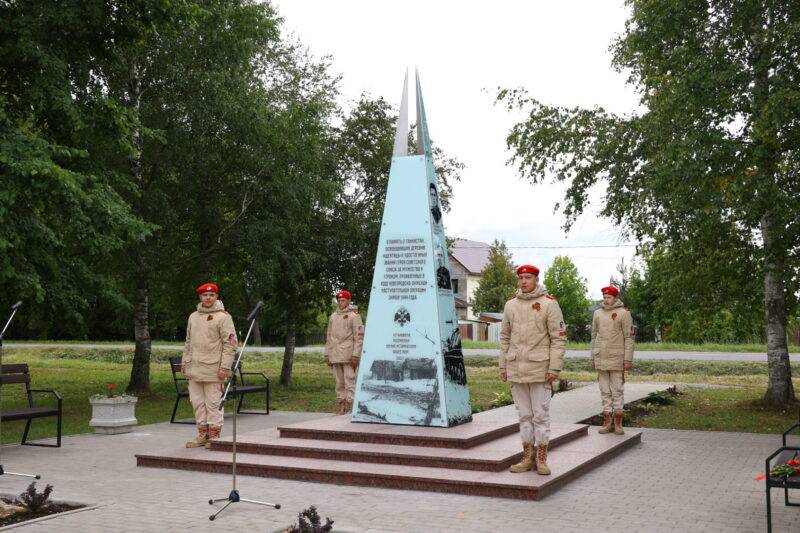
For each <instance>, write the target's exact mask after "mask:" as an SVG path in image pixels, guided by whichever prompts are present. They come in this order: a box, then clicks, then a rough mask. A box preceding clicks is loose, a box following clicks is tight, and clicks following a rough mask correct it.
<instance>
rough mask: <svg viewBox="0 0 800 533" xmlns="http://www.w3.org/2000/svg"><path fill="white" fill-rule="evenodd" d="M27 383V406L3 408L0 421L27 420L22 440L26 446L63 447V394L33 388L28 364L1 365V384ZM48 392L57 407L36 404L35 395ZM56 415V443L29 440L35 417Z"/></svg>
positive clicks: (0, 412) (4, 385)
mask: <svg viewBox="0 0 800 533" xmlns="http://www.w3.org/2000/svg"><path fill="white" fill-rule="evenodd" d="M14 384H25V398H26V400H27V402H28V406H27V407H15V408H13V409H2V411H0V422H11V421H14V420H26V421H27V422H26V423H25V431H24V432H23V433H22V442H20V444H24V445H26V446H45V447H48V448H60V447H61V395H60V394H59V393H58V391H55V390H52V389H32V388H31V375H30V371H29V370H28V365H26V364H15V365H2V367H0V386H2V387H7V386H8V385H14ZM41 393H48V394H50V395H52V396H53V398H54V399H55V400H56V405H55V407H52V406H51V407H47V406H43V407H37V406H34V404H33V403H34V402H33V395H34V394H41ZM50 417H56V444H42V443H36V442H27V441H28V432H29V431H30V429H31V422H33V419H34V418H50Z"/></svg>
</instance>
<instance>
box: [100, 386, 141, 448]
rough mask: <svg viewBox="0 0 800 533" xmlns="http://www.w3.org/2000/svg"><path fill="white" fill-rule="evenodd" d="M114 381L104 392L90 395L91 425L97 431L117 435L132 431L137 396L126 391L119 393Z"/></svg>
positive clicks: (134, 421) (135, 422)
mask: <svg viewBox="0 0 800 533" xmlns="http://www.w3.org/2000/svg"><path fill="white" fill-rule="evenodd" d="M116 390H117V388H116V387H115V386H114V384H113V383H111V384H109V385H108V387H106V391H105V393H104V394H95V395H93V396H91V397H89V403H90V404H92V419H91V420H90V421H89V425H90V426H91V427H93V428H94V432H95V433H104V434H106V435H116V434H118V433H130V432H131V431H133V426H135V425H136V424H137V420H136V412H135V410H136V400H137V398H136V396H131V395H129V394H127V393H125V392H123V393H121V394H117V392H116Z"/></svg>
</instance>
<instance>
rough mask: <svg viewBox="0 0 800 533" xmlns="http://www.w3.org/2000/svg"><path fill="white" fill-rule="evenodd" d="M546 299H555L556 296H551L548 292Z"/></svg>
mask: <svg viewBox="0 0 800 533" xmlns="http://www.w3.org/2000/svg"><path fill="white" fill-rule="evenodd" d="M547 299H548V300H555V299H556V297H555V296H553V295H552V294H548V295H547Z"/></svg>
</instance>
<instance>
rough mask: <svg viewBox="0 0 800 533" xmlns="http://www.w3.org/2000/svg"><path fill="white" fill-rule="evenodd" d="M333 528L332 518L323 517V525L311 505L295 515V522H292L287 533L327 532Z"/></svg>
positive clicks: (315, 509)
mask: <svg viewBox="0 0 800 533" xmlns="http://www.w3.org/2000/svg"><path fill="white" fill-rule="evenodd" d="M332 529H333V520H331V519H330V518H328V517H325V525H322V519H321V518H320V516H319V513H317V508H316V507H314V506H313V505H312V506H311V507H309V508H308V509H306V510H305V511H303V512H302V513H300V514H299V515H297V524H293V525H292V527H290V528H289V529H288V530H287V533H328V532H329V531H331V530H332Z"/></svg>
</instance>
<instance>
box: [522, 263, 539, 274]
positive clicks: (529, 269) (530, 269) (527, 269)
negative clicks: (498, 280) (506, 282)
mask: <svg viewBox="0 0 800 533" xmlns="http://www.w3.org/2000/svg"><path fill="white" fill-rule="evenodd" d="M520 274H533V275H534V276H538V275H539V269H538V268H536V267H535V266H533V265H521V266H520V267H519V268H517V276H519V275H520Z"/></svg>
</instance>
